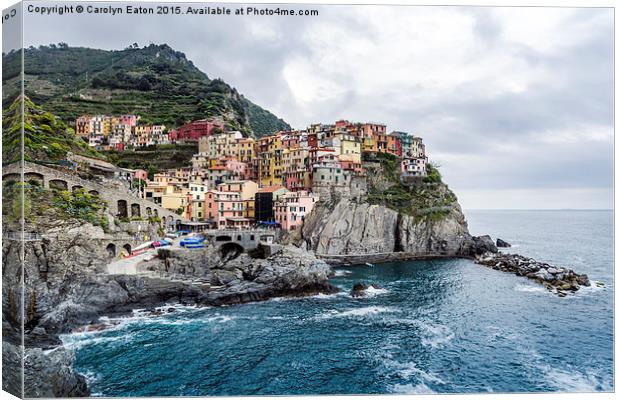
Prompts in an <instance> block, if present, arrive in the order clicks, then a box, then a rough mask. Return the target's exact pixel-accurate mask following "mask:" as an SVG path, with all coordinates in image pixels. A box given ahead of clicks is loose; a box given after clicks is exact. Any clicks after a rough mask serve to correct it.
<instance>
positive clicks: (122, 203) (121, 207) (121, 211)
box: [116, 200, 127, 218]
mask: <svg viewBox="0 0 620 400" xmlns="http://www.w3.org/2000/svg"><path fill="white" fill-rule="evenodd" d="M116 207H117V210H118V212H117V213H116V215H117V216H118V217H120V218H127V201H126V200H119V201H117V202H116Z"/></svg>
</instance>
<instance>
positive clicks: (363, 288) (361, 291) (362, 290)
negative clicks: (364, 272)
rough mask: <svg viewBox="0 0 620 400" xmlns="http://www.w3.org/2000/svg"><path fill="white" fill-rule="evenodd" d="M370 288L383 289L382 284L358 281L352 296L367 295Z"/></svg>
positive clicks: (352, 290)
mask: <svg viewBox="0 0 620 400" xmlns="http://www.w3.org/2000/svg"><path fill="white" fill-rule="evenodd" d="M370 288H372V289H381V286H379V285H375V284H371V285H367V284H365V283H356V284H355V285H353V288H352V289H351V297H365V296H366V295H367V292H368V289H370Z"/></svg>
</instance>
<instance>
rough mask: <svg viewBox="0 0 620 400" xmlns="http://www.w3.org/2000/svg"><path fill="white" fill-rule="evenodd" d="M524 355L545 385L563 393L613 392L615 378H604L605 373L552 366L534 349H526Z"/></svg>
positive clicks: (589, 369)
mask: <svg viewBox="0 0 620 400" xmlns="http://www.w3.org/2000/svg"><path fill="white" fill-rule="evenodd" d="M523 354H524V355H525V356H526V357H527V358H529V360H528V361H529V362H531V364H532V365H533V367H534V369H535V370H536V371H537V372H536V375H537V376H540V375H542V376H543V377H544V384H545V385H549V386H552V387H554V388H556V389H557V390H558V391H561V392H580V393H585V392H611V391H613V385H614V383H613V376H611V377H610V378H608V379H605V378H604V377H603V375H604V371H602V370H599V369H593V368H586V369H585V370H583V371H580V370H577V369H575V368H574V367H573V366H572V365H570V364H569V365H562V366H557V365H551V364H549V363H548V362H546V360H545V358H544V357H543V356H542V355H540V354H539V353H538V352H537V351H535V350H533V349H524V350H523Z"/></svg>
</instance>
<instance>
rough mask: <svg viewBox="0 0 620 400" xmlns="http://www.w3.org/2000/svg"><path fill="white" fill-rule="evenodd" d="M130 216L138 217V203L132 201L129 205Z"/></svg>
mask: <svg viewBox="0 0 620 400" xmlns="http://www.w3.org/2000/svg"><path fill="white" fill-rule="evenodd" d="M131 216H132V217H140V204H138V203H133V204H132V205H131Z"/></svg>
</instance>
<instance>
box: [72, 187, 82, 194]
mask: <svg viewBox="0 0 620 400" xmlns="http://www.w3.org/2000/svg"><path fill="white" fill-rule="evenodd" d="M83 189H84V186H80V185H75V186H73V187H72V188H71V191H72V192H73V193H75V192H77V191H78V190H83Z"/></svg>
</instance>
